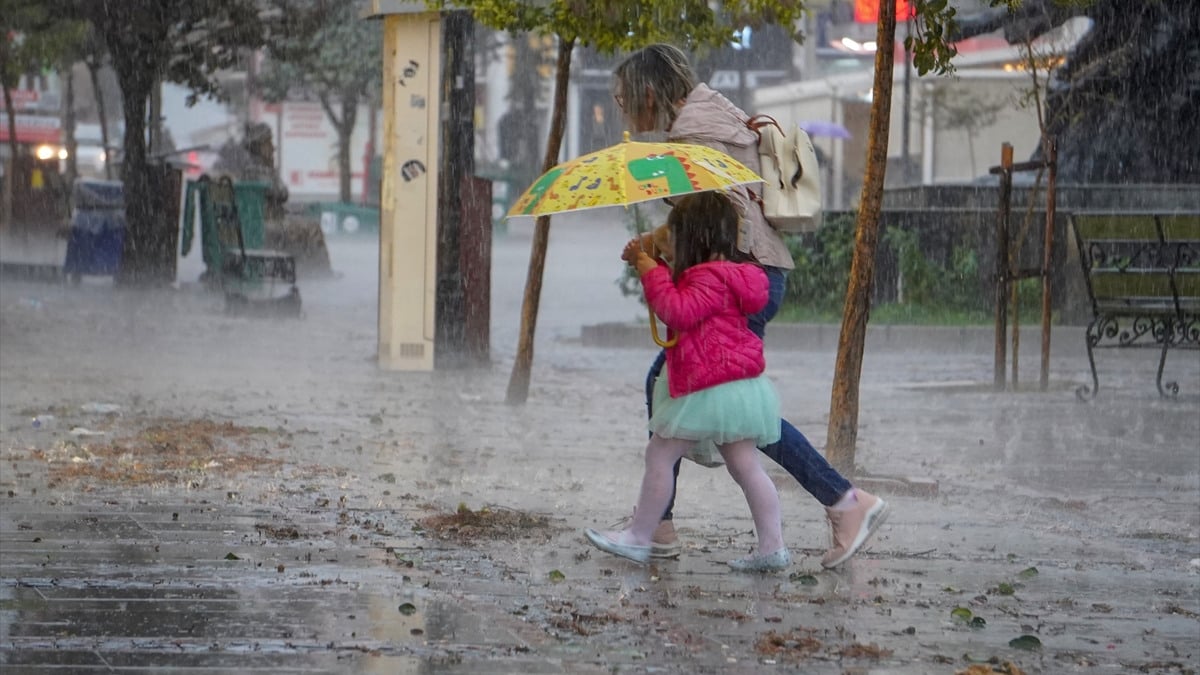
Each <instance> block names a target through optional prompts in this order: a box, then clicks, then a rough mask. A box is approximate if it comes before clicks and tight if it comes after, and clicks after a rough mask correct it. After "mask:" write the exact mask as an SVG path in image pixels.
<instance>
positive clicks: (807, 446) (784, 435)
mask: <svg viewBox="0 0 1200 675" xmlns="http://www.w3.org/2000/svg"><path fill="white" fill-rule="evenodd" d="M764 269H765V270H766V272H767V280H768V281H770V282H771V292H770V295H769V296H768V299H767V306H766V307H764V308H763V310H762V311H761V312H759V313H758V314H755V315H753V316H751V317H750V330H752V331H754V334H755V335H757V336H758V337H760V338H761V337H763V336H764V334H765V333H766V330H767V322H768V321H770V320H771V319H772V318H774V316H775V313H776V312H778V311H779V305H780V304H781V303H782V302H783V291H784V288H785V286H786V282H787V270H785V269H781V268H778V267H765V268H764ZM666 361H667V353H666V351H660V352H659V353H658V356H657V357H655V359H654V363H653V364H652V365H651V366H650V372H649V373H648V374H647V375H646V412H647V414H649V413H651V412H652V401H653V400H654V381H655V380H656V379H658V375H659V373H661V372H662V369H663V365H664V364H665V363H666ZM779 423H780V437H779V440H778V441H777V442H775V443H772V444H771V445H768V446H766V447H764V448H759V450H762V451H763V453H764V454H766V456H767V457H770V458H771V459H772V460H774V461H775V463H776V464H778V465H779V466H781V467H783V468H784V470H785V471H787V472H788V473H790V474H792V477H793V478H795V479H796V481H797V482H799V483H800V487H802V488H804V489H805V490H808V492H809V493H810V494H812V496H813V497H816V499H817V501H819V502H821V504H823V505H825V506H833V505H834V503H836V502H837V500H838V499H840V498H841V497H842V495H844V494H846V491H847V490H849V489H850V487H851V486H850V481H848V480H846V479H845V478H843V477H842V475H841V474H840V473H838V472H837V471H836V470H835V469H834V468H833V467H832V466H830V465H829V462H827V461H825V458H824V457H822V456H821V453H819V452H817V450H816V448H814V447H813V446H812V443H809V442H808V439H807V438H805V437H804V434H802V433H800V430H799V429H797V428H796V427H794V426H792V425H791V424H790V423H789V422H788V421H787V420H780V421H779ZM682 463H683V461H682V460H680V461H678V462H675V478H676V481H678V479H679V467H680V465H681V464H682ZM674 509H675V494H674V492H672V493H671V501H670V502H669V503H668V504H667V512H666V513H665V514H663V520H671V518H672V516H673V513H672V512H673V511H674Z"/></svg>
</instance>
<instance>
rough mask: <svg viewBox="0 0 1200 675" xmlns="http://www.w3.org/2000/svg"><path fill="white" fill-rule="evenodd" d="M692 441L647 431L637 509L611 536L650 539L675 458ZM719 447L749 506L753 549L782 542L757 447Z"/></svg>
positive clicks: (763, 551)
mask: <svg viewBox="0 0 1200 675" xmlns="http://www.w3.org/2000/svg"><path fill="white" fill-rule="evenodd" d="M693 445H695V442H694V441H685V440H680V439H675V438H661V437H659V436H658V435H654V436H651V437H650V443H649V444H648V445H647V446H646V470H645V473H643V474H642V490H641V494H640V495H639V496H638V505H637V510H635V511H634V514H633V521H632V522H631V523H630V524H629V527H628V528H627V529H625V530H623V531H622V532H620V533H617V534H616V536H615V537H614V539H615V540H616V541H618V542H619V543H622V544H634V545H638V546H649V545H650V540H651V538H652V537H653V536H654V530H655V528H657V527H658V523H659V521H660V520H661V518H662V514H663V512H664V511H666V509H667V503H668V502H669V501H670V500H671V489H672V483H673V480H674V476H673V473H674V470H673V468H674V466H675V462H677V461H679V459H680V458H682V457H683V455H684V453H686V452H687V450H688V448H690V447H691V446H693ZM720 449H721V457H722V458H724V460H725V468H726V469H728V470H729V475H730V476H732V477H733V480H735V481H737V484H738V485H739V486H740V487H741V488H742V493H743V494H744V495H745V496H746V503H747V504H748V505H749V506H750V515H751V516H752V517H753V518H754V531H755V532H756V533H758V550H757V551H756V552H755V555H767V554H769V553H774V552H775V551H778V550H779V549H781V548H783V532H782V528H781V526H780V511H779V493H778V492H776V490H775V483H773V482H771V479H770V477H768V476H767V472H766V471H764V470H763V468H762V464H760V463H759V460H758V448H756V447H754V443H753V442H752V441H748V440H746V441H737V442H735V443H729V444H726V445H722V446H720Z"/></svg>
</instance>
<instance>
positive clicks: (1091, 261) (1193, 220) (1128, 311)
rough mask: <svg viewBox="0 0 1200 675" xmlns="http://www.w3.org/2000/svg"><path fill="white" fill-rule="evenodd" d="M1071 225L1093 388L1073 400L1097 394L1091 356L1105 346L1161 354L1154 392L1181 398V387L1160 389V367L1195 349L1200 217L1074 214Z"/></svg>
mask: <svg viewBox="0 0 1200 675" xmlns="http://www.w3.org/2000/svg"><path fill="white" fill-rule="evenodd" d="M1070 222H1071V229H1072V232H1073V233H1074V235H1075V241H1076V242H1077V243H1078V245H1079V260H1080V263H1081V264H1082V266H1083V276H1084V279H1085V280H1086V281H1087V289H1088V295H1089V298H1090V300H1091V303H1092V316H1093V318H1092V321H1091V323H1089V324H1088V327H1087V334H1086V341H1087V355H1088V363H1089V365H1090V366H1091V369H1092V386H1091V387H1090V388H1089V387H1088V386H1086V385H1083V386H1081V387H1079V389H1077V390H1076V392H1075V393H1076V395H1078V396H1079V397H1080V398H1081V399H1084V400H1087V399H1091V398H1093V397H1095V396H1096V393H1097V391H1098V390H1099V388H1100V380H1099V378H1098V377H1097V375H1096V359H1095V355H1094V350H1095V349H1097V348H1102V347H1150V348H1157V349H1160V350H1161V353H1160V356H1159V359H1158V373H1157V376H1156V379H1155V383H1156V384H1157V385H1158V392H1159V394H1161V395H1163V396H1174V395H1176V394H1178V393H1179V385H1178V383H1176V382H1167V383H1166V384H1164V383H1163V369H1164V367H1165V365H1166V362H1167V352H1168V351H1170V350H1171V349H1200V214H1177V213H1176V214H1165V213H1164V214H1113V213H1086V212H1077V213H1073V214H1071V216H1070Z"/></svg>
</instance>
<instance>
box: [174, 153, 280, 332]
mask: <svg viewBox="0 0 1200 675" xmlns="http://www.w3.org/2000/svg"><path fill="white" fill-rule="evenodd" d="M196 188H197V189H196V192H197V195H198V197H197V198H198V199H199V200H200V209H201V212H202V222H203V223H204V224H205V227H206V228H208V227H211V229H212V235H211V238H210V239H211V240H210V241H205V242H204V246H205V248H206V251H205V253H206V255H205V262H206V263H207V264H208V265H209V266H210V272H212V275H211V280H212V281H213V282H215V283H216V285H218V286H219V288H220V289H221V290H222V291H223V292H224V294H225V311H226V312H228V313H230V314H237V315H251V316H282V317H299V316H301V315H302V313H303V312H302V309H301V301H300V290H299V289H298V288H297V287H296V261H295V259H294V258H293V257H292V256H291V255H289V254H287V253H284V252H281V251H274V250H268V249H263V248H257V247H247V245H246V244H247V242H246V222H245V221H244V217H243V215H242V214H241V212H240V211H241V209H242V207H240V206H239V204H238V198H237V191H236V189H235V185H234V183H233V181H231V180H230V179H229V178H228V177H227V176H222V177H221V178H218V179H217V180H215V181H214V180H211V179H210V178H209V177H208V176H207V175H205V176H201V177H200V179H199V180H198V181H197V182H196ZM189 213H190V204H189ZM251 215H252V214H247V217H249V216H251ZM257 217H258V219H259V220H261V213H260V214H257ZM254 232H255V234H256V237H255V239H256V240H257V241H261V239H262V227H261V222H259V223H258V227H257V228H256V229H255V230H254ZM209 249H211V251H210V250H209Z"/></svg>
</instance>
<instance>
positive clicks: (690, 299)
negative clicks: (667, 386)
mask: <svg viewBox="0 0 1200 675" xmlns="http://www.w3.org/2000/svg"><path fill="white" fill-rule="evenodd" d="M642 288H643V289H644V290H645V293H646V302H647V303H648V304H649V305H650V308H651V309H653V310H654V313H655V314H657V315H658V316H659V318H661V319H662V320H663V323H665V324H667V328H668V329H669V331H668V335H673V336H677V337H678V338H679V341H678V342H677V343H676V344H675V346H674V347H670V348H668V349H667V368H668V369H669V371H668V372H669V373H670V383H671V396H672V398H678V397H680V396H683V395H685V394H690V393H692V392H695V391H699V390H701V389H707V388H708V387H714V386H716V385H718V384H724V383H726V382H732V381H734V380H741V379H745V378H750V377H757V376H759V375H761V374H762V372H763V371H764V370H765V369H766V361H765V359H764V358H763V343H762V340H760V339H759V337H758V336H757V335H755V334H754V333H753V332H751V331H750V328H749V326H748V324H747V322H746V317H747V316H749V315H751V314H755V313H757V312H759V311H761V310H762V308H763V307H765V306H766V305H767V294H768V292H769V285H768V282H767V275H766V273H765V272H763V270H762V268H760V267H758V266H757V265H751V264H745V263H733V262H728V261H724V260H719V261H713V262H706V263H701V264H699V265H695V266H693V267H690V268H688V269H687V270H685V271H684V273H683V276H682V277H681V278H680V279H679V284H678V286H676V284H675V283H673V282H672V281H671V270H670V268H668V267H667V266H666V265H662V264H660V265H659V266H658V267H655V268H654V269H652V270H650V271H648V272H646V273H645V274H644V275H642Z"/></svg>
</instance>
